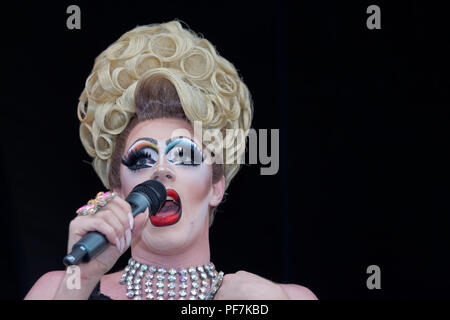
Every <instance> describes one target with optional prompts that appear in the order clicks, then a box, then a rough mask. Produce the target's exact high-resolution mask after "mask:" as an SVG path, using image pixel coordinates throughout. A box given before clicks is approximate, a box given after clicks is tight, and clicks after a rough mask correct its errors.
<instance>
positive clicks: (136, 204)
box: [63, 192, 151, 267]
mask: <svg viewBox="0 0 450 320" xmlns="http://www.w3.org/2000/svg"><path fill="white" fill-rule="evenodd" d="M142 196H143V194H142V193H137V192H132V193H130V194H129V195H128V197H127V199H126V201H128V203H130V205H131V214H132V215H133V217H136V216H137V215H138V214H139V213H141V212H143V211H145V209H146V208H147V207H148V203H147V204H145V203H144V202H143V201H139V200H141V199H142ZM146 198H147V197H146ZM135 199H136V200H137V201H133V200H135ZM147 200H148V198H147ZM150 209H151V206H150V208H149V210H150ZM109 244H110V243H109V242H108V240H107V239H106V237H105V236H104V235H103V234H101V233H100V232H98V231H90V232H88V233H87V234H86V235H85V236H83V238H82V239H81V240H80V241H78V242H77V243H75V244H74V245H73V247H72V251H71V252H70V253H69V254H68V255H66V256H65V257H64V259H63V263H64V265H65V266H66V267H68V266H71V265H76V264H79V263H80V262H89V261H91V260H92V259H94V258H95V257H96V256H97V255H99V254H100V253H102V252H103V251H104V250H105V249H106V248H107V247H108V245H109Z"/></svg>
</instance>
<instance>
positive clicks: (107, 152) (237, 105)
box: [78, 21, 253, 221]
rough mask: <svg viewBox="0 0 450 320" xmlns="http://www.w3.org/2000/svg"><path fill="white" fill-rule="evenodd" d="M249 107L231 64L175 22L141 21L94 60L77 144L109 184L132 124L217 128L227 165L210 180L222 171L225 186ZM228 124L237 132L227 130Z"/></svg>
mask: <svg viewBox="0 0 450 320" xmlns="http://www.w3.org/2000/svg"><path fill="white" fill-rule="evenodd" d="M252 113H253V107H252V101H251V97H250V93H249V91H248V88H247V86H246V85H245V84H244V82H243V81H242V80H241V78H240V77H239V75H238V73H237V71H236V69H235V68H234V66H233V65H232V64H231V63H230V62H229V61H227V60H226V59H224V58H223V57H221V56H220V55H218V53H217V52H216V50H215V48H214V46H213V45H212V44H211V43H210V42H209V41H208V40H206V39H204V38H202V37H200V36H198V35H197V34H195V33H194V32H192V31H191V30H188V29H183V27H182V26H181V24H180V23H179V22H178V21H171V22H167V23H162V24H152V25H148V26H138V27H136V28H134V29H133V30H131V31H129V32H126V33H125V34H124V35H122V36H121V37H120V38H119V39H118V40H117V41H116V42H114V43H113V44H111V45H110V46H109V47H108V48H107V49H106V50H105V51H103V52H102V53H101V54H100V55H99V56H98V57H97V58H96V59H95V63H94V67H93V70H92V72H91V73H90V75H89V76H88V78H87V80H86V84H85V88H84V90H83V91H82V93H81V96H80V98H79V104H78V118H79V120H80V121H81V124H80V138H81V142H82V144H83V146H84V148H85V149H86V151H87V153H88V154H89V155H90V156H92V157H93V167H94V169H95V171H96V173H97V175H98V176H99V177H100V179H101V181H102V183H103V184H104V186H105V187H106V188H107V189H112V188H114V187H118V186H120V175H119V167H120V156H121V154H122V152H123V148H124V144H125V141H126V138H127V136H128V134H129V132H130V131H131V129H132V128H133V127H135V126H136V124H137V123H139V122H141V121H144V120H147V119H155V118H179V119H185V120H186V121H188V122H190V123H191V125H194V121H201V123H202V129H203V131H205V130H208V129H218V130H220V132H221V133H222V136H223V137H224V145H223V154H224V164H223V165H218V164H213V179H215V181H217V180H219V179H220V177H221V176H222V175H224V176H225V187H226V188H227V187H228V186H229V184H230V181H231V179H232V178H233V177H234V175H235V174H236V173H237V172H238V170H239V167H240V164H239V163H237V162H238V161H237V159H239V158H240V157H241V156H242V155H243V153H244V151H245V140H246V137H247V134H248V131H249V129H250V124H251V119H252ZM227 129H242V130H237V131H235V135H232V136H230V135H229V136H227V132H226V130H227ZM225 137H227V139H225ZM211 151H213V150H211ZM230 159H234V161H233V163H230ZM211 221H212V219H211Z"/></svg>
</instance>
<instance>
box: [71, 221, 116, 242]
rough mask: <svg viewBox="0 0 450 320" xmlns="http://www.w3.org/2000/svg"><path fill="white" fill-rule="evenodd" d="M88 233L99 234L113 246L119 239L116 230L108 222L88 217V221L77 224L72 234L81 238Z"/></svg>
mask: <svg viewBox="0 0 450 320" xmlns="http://www.w3.org/2000/svg"><path fill="white" fill-rule="evenodd" d="M89 231H98V232H100V233H101V234H102V235H104V236H105V237H106V239H107V240H108V241H109V242H110V243H111V244H113V245H116V238H119V235H118V234H117V233H116V230H115V229H114V228H113V227H112V226H111V225H110V224H109V223H108V222H106V221H105V220H104V219H101V218H96V217H89V221H86V220H84V221H82V223H78V225H76V226H75V227H74V233H75V234H76V235H77V236H81V237H82V236H84V235H85V234H86V233H88V232H89Z"/></svg>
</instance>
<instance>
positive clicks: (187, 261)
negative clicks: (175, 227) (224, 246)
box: [131, 229, 211, 269]
mask: <svg viewBox="0 0 450 320" xmlns="http://www.w3.org/2000/svg"><path fill="white" fill-rule="evenodd" d="M131 257H132V258H133V259H135V260H136V261H138V262H140V263H143V264H147V265H154V266H162V267H169V268H175V269H178V268H181V267H189V266H198V265H204V264H207V263H209V262H210V257H211V255H210V247H209V229H206V230H205V232H203V234H202V235H200V236H199V237H197V239H195V240H194V241H193V242H192V243H189V244H187V245H185V246H183V247H181V248H179V249H177V250H174V251H172V252H170V253H164V252H158V251H155V250H152V248H150V247H149V245H148V244H146V243H145V242H144V241H143V240H142V238H141V237H139V238H137V239H136V241H134V242H133V243H132V246H131Z"/></svg>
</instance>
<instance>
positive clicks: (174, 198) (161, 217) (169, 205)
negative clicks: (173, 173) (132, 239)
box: [150, 189, 182, 227]
mask: <svg viewBox="0 0 450 320" xmlns="http://www.w3.org/2000/svg"><path fill="white" fill-rule="evenodd" d="M181 211H182V210H181V201H180V196H179V195H178V193H177V192H176V191H175V190H173V189H167V199H166V202H165V203H164V205H163V206H162V207H161V209H159V210H158V212H156V213H155V214H154V215H151V216H150V222H151V223H152V224H153V225H154V226H157V227H165V226H170V225H173V224H175V223H177V222H178V220H180V218H181Z"/></svg>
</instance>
